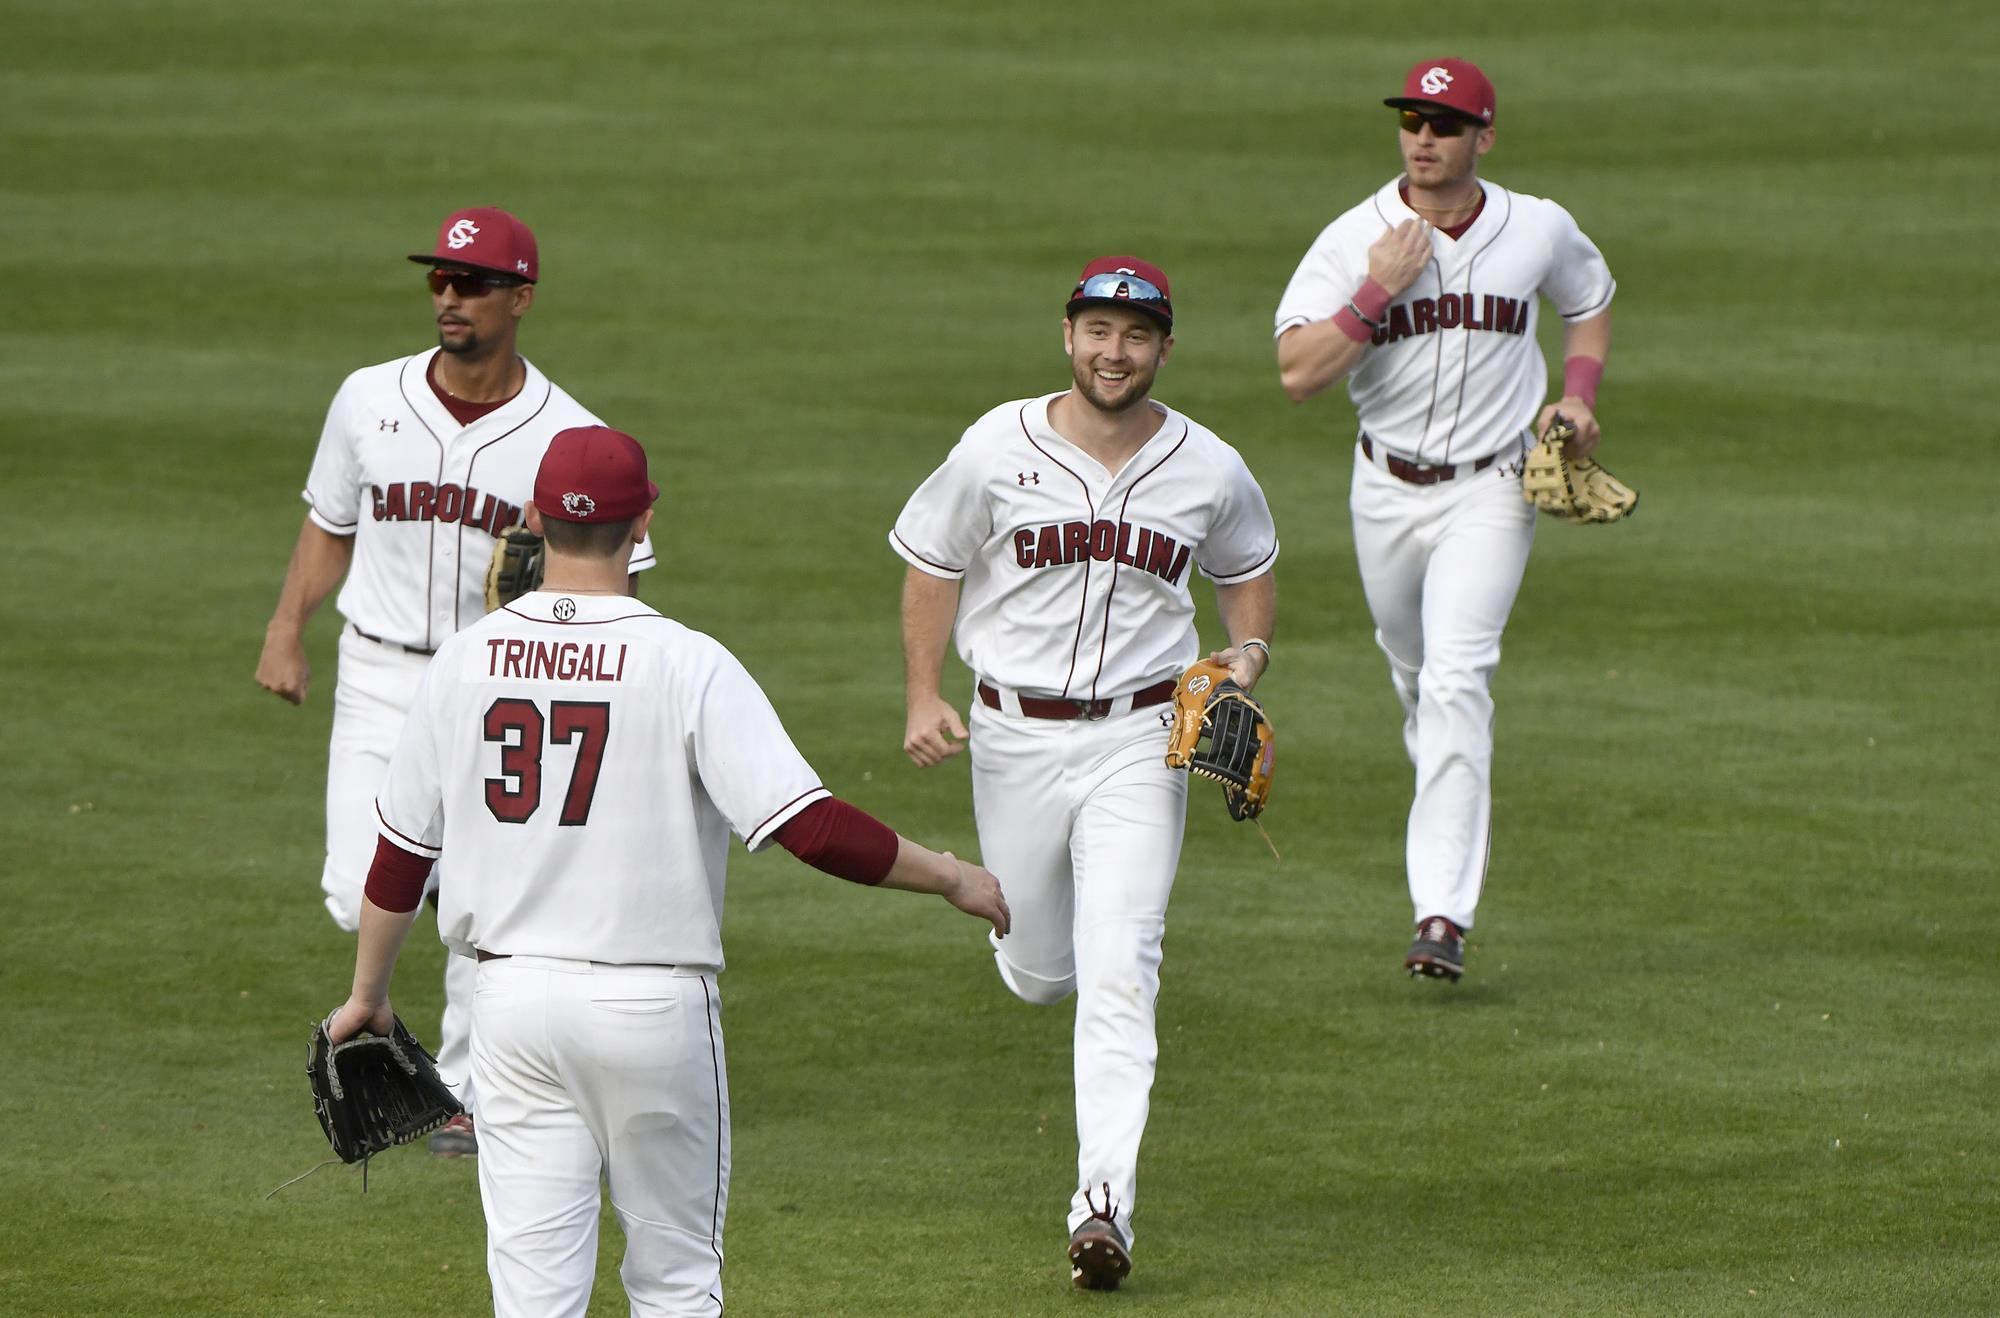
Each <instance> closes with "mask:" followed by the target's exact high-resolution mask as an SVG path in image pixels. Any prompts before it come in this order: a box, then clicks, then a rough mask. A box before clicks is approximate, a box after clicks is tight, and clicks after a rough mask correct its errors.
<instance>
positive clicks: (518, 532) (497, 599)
mask: <svg viewBox="0 0 2000 1318" xmlns="http://www.w3.org/2000/svg"><path fill="white" fill-rule="evenodd" d="M541 584H542V538H541V537H540V536H538V535H536V534H535V533H534V532H533V531H530V530H529V529H528V528H527V527H525V526H510V527H508V528H507V529H506V530H504V531H502V532H501V533H500V534H499V536H498V537H497V538H495V540H494V541H493V561H492V562H490V563H488V564H487V565H486V611H487V612H488V613H491V612H493V610H495V609H497V608H499V607H500V606H501V605H502V604H508V603H511V602H513V601H514V600H517V599H519V598H521V596H523V595H525V594H527V593H528V592H529V591H531V590H536V589H539V588H540V586H541Z"/></svg>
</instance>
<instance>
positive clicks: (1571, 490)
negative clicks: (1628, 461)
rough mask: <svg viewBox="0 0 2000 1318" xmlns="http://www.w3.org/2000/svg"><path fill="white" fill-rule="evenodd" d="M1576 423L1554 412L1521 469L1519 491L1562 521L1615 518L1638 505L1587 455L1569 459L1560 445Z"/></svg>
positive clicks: (1633, 493) (1635, 494)
mask: <svg viewBox="0 0 2000 1318" xmlns="http://www.w3.org/2000/svg"><path fill="white" fill-rule="evenodd" d="M1575 438H1576V427H1575V426H1574V425H1572V424H1571V423H1570V422H1569V420H1568V419H1567V418H1566V417H1564V416H1563V415H1562V414H1561V413H1557V414H1556V417H1555V419H1554V420H1553V421H1551V422H1550V423H1549V428H1548V429H1547V430H1546V431H1544V432H1543V434H1542V437H1541V439H1540V440H1539V441H1537V442H1536V444H1535V446H1534V447H1533V448H1531V449H1529V450H1528V461H1527V464H1526V465H1525V466H1524V467H1523V468H1522V470H1521V494H1522V496H1523V497H1525V498H1526V499H1527V501H1528V502H1529V503H1532V504H1534V505H1535V507H1537V508H1539V509H1541V510H1542V511H1543V512H1545V513H1547V514H1549V515H1550V516H1551V517H1555V518H1559V519H1560V520H1562V521H1565V522H1615V521H1617V520H1618V519H1619V518H1621V517H1626V516H1629V515H1630V514H1631V512H1632V510H1633V509H1634V508H1637V507H1638V506H1639V493H1638V491H1636V490H1634V489H1633V488H1632V487H1631V486H1629V485H1627V484H1625V482H1623V481H1621V480H1619V479H1618V478H1617V477H1616V476H1613V475H1612V474H1611V473H1610V472H1608V471H1606V470H1605V469H1604V468H1602V467H1600V466H1598V465H1597V464H1596V463H1595V462H1593V461H1591V460H1590V459H1589V458H1571V457H1567V456H1565V455H1564V453H1563V446H1564V445H1565V444H1568V443H1569V442H1570V441H1571V440H1572V439H1575Z"/></svg>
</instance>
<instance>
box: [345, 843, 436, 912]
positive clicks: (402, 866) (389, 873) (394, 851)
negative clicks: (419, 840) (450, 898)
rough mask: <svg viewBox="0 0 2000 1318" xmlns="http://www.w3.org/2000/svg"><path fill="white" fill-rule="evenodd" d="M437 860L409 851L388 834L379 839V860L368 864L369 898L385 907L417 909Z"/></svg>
mask: <svg viewBox="0 0 2000 1318" xmlns="http://www.w3.org/2000/svg"><path fill="white" fill-rule="evenodd" d="M436 863H437V862H436V861H434V860H432V859H431V858H430V857H429V856H419V855H417V854H416V853H415V852H412V851H405V850H403V849H402V848H401V847H399V846H397V845H396V844H395V843H393V842H391V841H390V840H389V839H388V838H386V837H384V838H377V839H376V840H375V863H374V864H372V865H370V866H369V867H368V883H367V886H366V887H365V888H364V889H363V891H364V892H366V893H367V894H368V900H369V901H371V902H374V903H375V904H376V905H377V906H379V907H381V908H382V909H383V910H385V911H414V910H416V909H417V903H418V902H420V901H422V900H423V899H424V883H425V881H426V880H428V879H429V878H430V876H431V866H433V865H435V864H436Z"/></svg>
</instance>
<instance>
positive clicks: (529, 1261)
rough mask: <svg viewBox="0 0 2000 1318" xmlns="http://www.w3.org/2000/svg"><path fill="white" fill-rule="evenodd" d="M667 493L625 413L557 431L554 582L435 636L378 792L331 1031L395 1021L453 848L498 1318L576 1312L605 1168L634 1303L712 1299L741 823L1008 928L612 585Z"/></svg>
mask: <svg viewBox="0 0 2000 1318" xmlns="http://www.w3.org/2000/svg"><path fill="white" fill-rule="evenodd" d="M658 497H659V490H658V488H657V487H656V486H654V485H653V484H652V482H651V481H649V480H648V479H647V478H646V456H645V453H644V452H643V450H641V449H640V447H639V445H638V443H637V442H635V441H634V440H633V439H632V438H631V437H630V436H628V435H623V434H620V433H618V432H617V431H614V430H607V429H605V428H603V427H601V426H593V427H579V428H574V429H567V430H564V431H563V432H561V433H560V434H558V435H556V436H555V438H554V440H553V441H552V442H551V443H550V444H549V445H548V453H547V456H546V457H544V458H543V459H542V460H541V468H540V474H539V475H538V476H537V478H536V480H535V486H534V501H533V504H532V505H531V508H530V510H529V512H528V514H527V521H528V526H529V527H530V529H532V530H535V531H537V532H538V533H541V534H543V535H545V536H546V537H547V541H548V567H547V576H546V578H545V582H544V586H543V588H542V589H541V590H539V591H536V592H533V593H531V594H528V595H525V596H523V597H521V598H520V599H518V600H516V601H515V602H513V603H512V604H509V605H507V606H505V607H503V608H502V609H500V610H499V611H497V612H495V613H493V614H490V615H488V616H486V617H483V618H479V619H477V620H473V621H472V622H471V623H470V625H468V626H467V627H466V628H465V629H464V630H462V631H459V632H457V633H456V634H454V635H452V636H450V637H448V638H446V639H445V640H444V642H443V644H442V645H441V646H440V648H439V650H438V653H437V656H436V658H435V659H433V660H432V662H431V663H430V665H429V666H428V668H427V670H426V671H425V673H424V674H423V677H422V679H421V681H420V683H419V686H418V690H417V696H416V700H415V702H414V704H413V705H412V706H411V708H410V711H409V716H408V719H407V721H406V722H405V724H404V727H403V732H402V736H401V739H400V741H399V742H398V744H397V747H396V750H395V755H394V758H393V759H392V760H391V761H390V765H389V772H388V776H387V778H386V779H385V780H384V782H383V784H382V791H381V795H380V797H379V799H378V800H377V803H376V804H377V810H378V812H379V816H380V821H381V826H380V830H379V840H378V841H377V843H376V847H375V859H374V862H373V865H372V866H371V868H370V870H369V873H368V879H367V889H366V895H365V897H364V899H363V901H362V904H361V937H360V940H359V947H358V949H357V953H356V960H355V972H354V988H353V994H352V996H351V997H350V998H349V999H348V1001H347V1003H346V1004H345V1005H344V1006H342V1007H341V1008H340V1009H339V1010H338V1011H337V1012H336V1013H335V1014H334V1016H333V1018H332V1022H331V1025H330V1027H329V1034H330V1035H331V1036H332V1038H333V1039H335V1040H336V1041H338V1040H341V1039H345V1038H348V1037H350V1036H351V1035H353V1034H354V1033H355V1032H356V1031H357V1030H359V1029H362V1028H364V1027H365V1028H368V1029H372V1030H375V1031H377V1032H382V1031H386V1029H387V1028H388V1026H389V1024H390V1021H391V1019H392V1011H391V1008H390V1005H389V980H390V974H391V972H392V970H393V968H394V965H395V960H396V954H397V952H398V950H399V949H400V947H401V945H402V942H403V939H404V937H405V936H406V934H407V933H408V931H409V927H410V924H411V921H412V917H413V916H414V914H415V911H416V908H417V905H418V903H419V900H420V897H421V894H422V892H423V888H424V876H425V874H426V873H427V872H428V871H429V869H430V868H431V861H432V860H433V859H434V858H437V857H439V856H440V855H442V856H443V857H445V858H446V863H447V864H448V865H449V866H450V877H449V881H448V882H446V883H445V884H443V885H442V887H441V888H440V889H439V906H438V929H439V933H440V935H441V936H442V937H443V938H444V940H445V941H446V942H447V943H448V944H449V945H451V946H452V947H453V948H454V950H456V951H460V952H470V953H471V954H472V955H473V956H474V957H475V958H476V970H477V980H478V991H477V993H476V995H475V996H474V998H473V1018H474V1020H473V1032H472V1071H473V1075H474V1083H475V1087H476V1088H477V1090H478V1092H479V1095H480V1109H479V1142H480V1159H479V1192H480V1199H481V1202H482V1203H483V1204H484V1206H485V1211H486V1226H487V1267H488V1271H489V1273H490V1275H491V1278H492V1283H493V1308H494V1312H495V1313H496V1314H499V1315H502V1318H511V1316H513V1315H520V1316H522V1318H562V1316H566V1315H575V1316H576V1318H581V1315H582V1314H583V1313H584V1311H585V1309H586V1307H587V1306H588V1304H589V1300H590V1290H591V1282H592V1279H593V1277H594V1274H595V1271H596V1261H597V1248H596V1246H597V1221H598V1178H599V1176H600V1175H602V1176H603V1177H605V1178H606V1179H607V1180H608V1182H609V1184H610V1187H611V1202H612V1206H613V1208H614V1209H616V1211H617V1213H618V1219H619V1222H620V1224H621V1225H622V1226H623V1227H624V1230H625V1237H626V1247H625V1260H624V1266H623V1268H622V1270H621V1274H620V1275H621V1276H622V1277H623V1279H624V1282H625V1291H626V1295H627V1297H628V1299H629V1300H630V1304H631V1312H632V1313H633V1314H635V1315H668V1314H673V1315H681V1314H704V1315H706V1314H719V1313H721V1312H722V1286H721V1273H722V1225H723V1215H724V1210H725V1207H726V1204H727V1202H728V1194H729V1087H728V1079H727V1075H726V1071H725V1067H724V1064H723V1046H722V1027H721V1014H720V1013H721V1006H720V999H719V997H718V996H717V992H716V974H717V972H718V971H720V970H721V969H722V942H721V930H720V926H721V920H722V899H723V881H724V869H725V865H726V862H727V860H728V853H729V837H730V834H731V833H734V834H736V835H737V836H738V837H741V838H742V839H743V840H744V842H745V843H746V844H747V845H748V846H749V847H750V848H751V849H752V850H757V849H760V848H762V847H764V846H766V845H768V844H769V843H771V842H772V841H777V842H779V843H780V844H782V845H783V846H785V847H786V848H788V849H789V850H791V851H792V852H793V853H794V854H796V855H798V856H799V857H800V858H801V859H804V860H806V861H807V862H809V863H811V864H813V865H816V866H818V867H819V868H821V869H823V870H826V871H827V872H829V873H832V874H836V875H838V876H840V877H842V878H847V879H852V880H854V881H856V882H859V883H864V884H879V885H881V886H883V887H889V888H903V889H907V890H910V891H915V892H929V893H937V894H940V895H942V896H943V897H945V899H946V900H948V901H949V902H951V903H952V904H953V905H954V906H957V907H958V908H959V909H961V910H964V911H966V912H968V913H970V914H972V915H975V916H978V917H980V918H982V919H985V920H988V921H990V922H991V923H992V926H993V931H994V934H995V936H996V937H998V936H1000V935H1004V934H1005V933H1006V932H1007V903H1006V901H1005V900H1004V899H1003V898H1002V896H1001V893H1000V888H999V884H998V883H997V882H996V880H995V879H994V877H993V875H992V874H990V873H988V872H987V871H986V870H984V869H982V868H980V867H979V866H977V865H970V864H966V863H964V862H961V861H958V860H956V859H954V858H953V857H952V856H951V854H950V853H948V852H947V853H944V854H939V853H936V852H932V851H929V850H926V849H925V848H923V847H921V846H918V845H917V844H916V843H914V842H911V841H908V840H907V839H904V838H900V837H898V836H897V835H896V834H895V833H893V832H891V831H890V830H889V829H888V828H886V827H884V826H883V825H882V824H880V823H878V822H876V821H875V820H874V819H873V818H871V817H869V816H868V815H866V814H864V813H863V812H861V811H860V810H857V809H855V808H854V807H853V806H850V805H847V804H846V803H845V802H842V801H840V800H838V799H836V798H834V797H833V796H831V795H830V794H829V793H828V792H827V790H826V788H824V787H823V786H821V785H820V780H819V777H818V775H816V774H815V773H814V772H813V770H812V767H811V766H810V765H808V764H807V763H806V762H805V760H804V759H803V758H802V757H801V756H800V755H799V752H798V751H797V750H796V749H795V748H794V747H793V745H792V742H791V739H790V738H789V737H788V736H787V735H786V733H785V729H784V727H783V725H782V724H780V723H779V721H778V716H777V714H776V712H775V711H773V710H772V708H771V704H770V702H769V701H768V700H767V699H766V698H765V696H764V693H763V692H762V691H761V690H760V689H759V688H758V686H757V683H756V682H755V681H754V680H752V678H751V677H750V675H749V673H747V672H745V671H744V669H743V666H742V665H741V664H740V663H738V662H737V660H736V658H735V656H733V655H731V654H730V653H729V651H728V650H726V649H724V648H723V647H722V645H721V644H719V643H718V642H716V641H715V640H713V639H711V638H709V637H707V636H704V635H701V634H700V633H698V632H693V631H690V630H688V629H687V628H686V627H683V626H682V625H681V624H679V623H677V622H674V621H672V620H671V619H668V618H664V617H662V616H661V615H660V614H658V613H656V612H654V611H653V610H652V609H650V608H648V607H646V606H645V605H644V604H641V603H640V602H638V601H637V600H635V599H631V598H629V597H628V596H627V594H626V589H627V576H628V573H629V571H630V560H631V558H632V556H633V553H634V550H635V548H636V547H637V546H638V545H640V544H642V543H644V540H645V534H646V528H647V525H648V524H649V523H650V522H651V520H652V504H653V501H654V500H655V499H656V498H658Z"/></svg>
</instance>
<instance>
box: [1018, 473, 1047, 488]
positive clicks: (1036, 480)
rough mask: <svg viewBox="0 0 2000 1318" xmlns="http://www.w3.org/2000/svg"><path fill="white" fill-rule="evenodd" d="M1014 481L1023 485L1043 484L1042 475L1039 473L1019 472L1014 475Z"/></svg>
mask: <svg viewBox="0 0 2000 1318" xmlns="http://www.w3.org/2000/svg"><path fill="white" fill-rule="evenodd" d="M1014 479H1015V480H1016V481H1018V482H1019V483H1020V484H1022V485H1040V484H1041V483H1042V473H1040V472H1039V471H1017V472H1015V473H1014Z"/></svg>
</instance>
